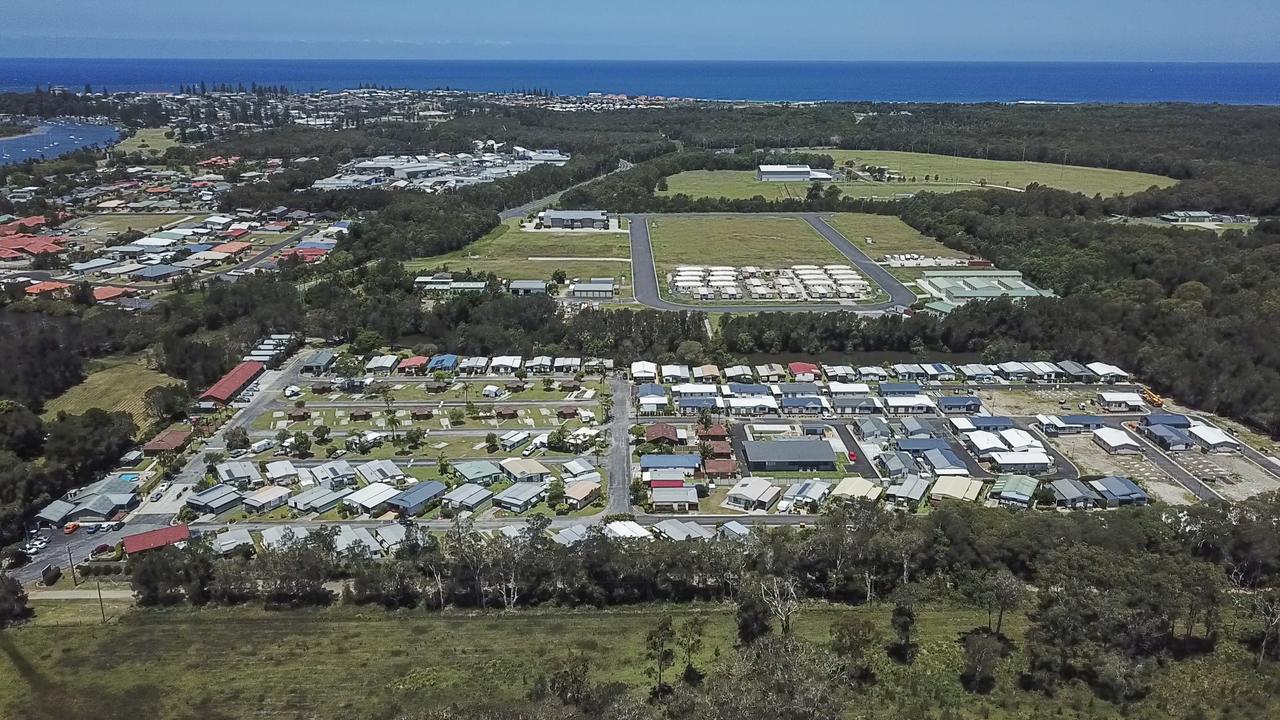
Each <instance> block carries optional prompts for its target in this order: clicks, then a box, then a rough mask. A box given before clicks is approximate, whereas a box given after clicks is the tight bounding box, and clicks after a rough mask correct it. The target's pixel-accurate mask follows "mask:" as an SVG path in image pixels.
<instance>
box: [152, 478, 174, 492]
mask: <svg viewBox="0 0 1280 720" xmlns="http://www.w3.org/2000/svg"><path fill="white" fill-rule="evenodd" d="M171 487H173V483H171V482H169V481H168V480H166V481H164V482H162V483H160V486H159V487H157V488H156V492H160V493H167V492H169V488H171Z"/></svg>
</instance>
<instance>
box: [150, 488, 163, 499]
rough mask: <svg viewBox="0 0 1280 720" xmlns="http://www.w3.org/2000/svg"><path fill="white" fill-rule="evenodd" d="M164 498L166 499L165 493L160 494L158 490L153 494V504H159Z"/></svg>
mask: <svg viewBox="0 0 1280 720" xmlns="http://www.w3.org/2000/svg"><path fill="white" fill-rule="evenodd" d="M162 497H164V493H162V492H160V491H159V490H157V491H155V492H153V493H151V502H157V501H159V500H160V498H162Z"/></svg>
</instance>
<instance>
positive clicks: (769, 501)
mask: <svg viewBox="0 0 1280 720" xmlns="http://www.w3.org/2000/svg"><path fill="white" fill-rule="evenodd" d="M781 494H782V488H780V487H778V486H777V485H774V484H772V483H770V482H769V481H768V480H765V479H763V478H743V479H742V480H739V481H738V483H737V484H736V485H734V486H733V487H732V488H730V489H729V492H728V494H727V495H726V496H725V501H724V502H725V504H726V505H729V506H731V507H733V508H736V509H738V510H742V511H745V512H752V511H759V510H768V509H769V508H770V507H772V506H773V504H774V503H775V502H777V501H778V497H779V496H780V495H781Z"/></svg>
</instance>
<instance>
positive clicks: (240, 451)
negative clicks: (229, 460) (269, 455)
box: [227, 448, 249, 458]
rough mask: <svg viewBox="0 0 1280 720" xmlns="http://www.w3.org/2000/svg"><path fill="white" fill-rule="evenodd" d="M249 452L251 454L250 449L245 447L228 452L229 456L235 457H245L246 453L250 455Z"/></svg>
mask: <svg viewBox="0 0 1280 720" xmlns="http://www.w3.org/2000/svg"><path fill="white" fill-rule="evenodd" d="M248 454H249V451H248V450H246V449H244V448H240V449H238V450H232V451H231V452H229V453H227V455H228V456H229V457H233V458H239V457H244V456H245V455H248Z"/></svg>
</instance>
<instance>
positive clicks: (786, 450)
mask: <svg viewBox="0 0 1280 720" xmlns="http://www.w3.org/2000/svg"><path fill="white" fill-rule="evenodd" d="M742 450H743V454H745V455H746V458H747V469H748V470H751V471H752V472H821V471H828V472H833V471H835V469H836V454H835V451H834V450H832V449H831V445H829V444H828V443H827V442H826V441H825V440H751V441H748V442H744V443H743V444H742Z"/></svg>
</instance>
